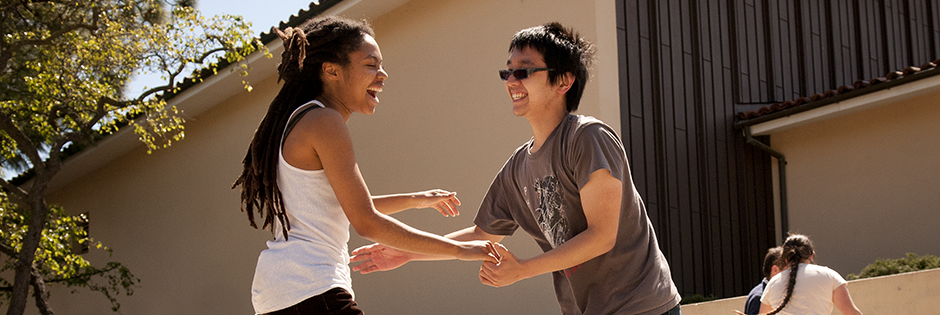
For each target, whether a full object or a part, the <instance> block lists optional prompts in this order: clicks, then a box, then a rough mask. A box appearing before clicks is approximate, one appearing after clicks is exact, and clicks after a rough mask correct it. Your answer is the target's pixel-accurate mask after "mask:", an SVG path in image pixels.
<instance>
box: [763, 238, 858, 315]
mask: <svg viewBox="0 0 940 315" xmlns="http://www.w3.org/2000/svg"><path fill="white" fill-rule="evenodd" d="M782 247H783V252H782V253H781V256H780V259H779V260H778V262H782V263H783V264H780V263H778V264H780V265H784V266H786V270H784V271H781V272H780V273H779V274H777V275H776V276H774V277H773V278H771V279H770V282H768V283H767V287H766V288H764V294H763V296H762V297H761V300H760V301H761V308H760V313H761V314H768V315H773V314H792V315H797V314H799V315H812V314H820V315H822V314H825V315H829V314H831V313H832V307H833V305H835V307H836V308H838V309H839V311H840V312H842V314H843V315H861V314H862V312H861V311H859V309H858V307H856V306H855V302H853V301H852V296H851V295H850V294H849V288H848V287H847V286H846V281H845V279H843V278H842V276H841V275H839V273H838V272H835V271H834V270H832V269H829V268H828V267H824V266H819V265H816V264H813V261H814V260H813V259H814V258H815V256H816V251H815V250H814V248H813V242H812V241H810V239H809V237H806V236H805V235H801V234H790V236H789V237H787V240H786V241H785V242H783V246H782Z"/></svg>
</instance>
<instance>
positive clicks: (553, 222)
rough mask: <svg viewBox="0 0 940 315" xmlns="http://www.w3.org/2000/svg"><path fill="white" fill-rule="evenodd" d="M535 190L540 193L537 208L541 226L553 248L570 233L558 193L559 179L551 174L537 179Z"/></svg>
mask: <svg viewBox="0 0 940 315" xmlns="http://www.w3.org/2000/svg"><path fill="white" fill-rule="evenodd" d="M535 192H536V193H537V194H538V195H539V206H538V208H537V209H536V210H535V212H536V220H537V221H538V223H539V228H540V229H541V230H542V234H544V235H545V239H547V240H548V242H549V243H550V244H552V248H556V247H558V246H561V244H562V243H564V242H565V236H566V235H568V218H567V217H565V209H564V206H563V204H562V202H561V194H559V193H558V179H557V178H555V176H554V175H551V176H546V177H545V178H544V179H542V180H537V181H535Z"/></svg>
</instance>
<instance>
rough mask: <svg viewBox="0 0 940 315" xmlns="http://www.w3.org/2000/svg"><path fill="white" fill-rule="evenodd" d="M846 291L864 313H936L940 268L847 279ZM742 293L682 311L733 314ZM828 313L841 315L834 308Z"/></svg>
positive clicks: (740, 306) (692, 314)
mask: <svg viewBox="0 0 940 315" xmlns="http://www.w3.org/2000/svg"><path fill="white" fill-rule="evenodd" d="M847 285H848V288H849V294H850V295H852V301H854V302H855V306H858V309H859V310H860V311H862V313H864V314H936V313H937V308H938V307H940V300H938V299H937V296H940V269H934V270H926V271H918V272H912V273H905V274H899V275H891V276H884V277H877V278H869V279H862V280H856V281H849V283H848V284H847ZM745 300H747V297H746V296H740V297H734V298H729V299H722V300H718V301H711V302H705V303H697V304H692V305H683V306H682V314H683V315H712V314H734V313H733V311H732V310H743V309H744V302H745ZM832 314H836V315H841V314H842V312H840V311H839V310H838V309H834V310H833V311H832Z"/></svg>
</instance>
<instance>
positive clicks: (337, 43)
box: [233, 17, 499, 314]
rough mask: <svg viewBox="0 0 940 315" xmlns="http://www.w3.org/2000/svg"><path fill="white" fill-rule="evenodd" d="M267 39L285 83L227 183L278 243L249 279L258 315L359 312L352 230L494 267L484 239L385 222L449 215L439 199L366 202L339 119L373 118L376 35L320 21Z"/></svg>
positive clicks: (447, 201) (439, 193) (436, 194)
mask: <svg viewBox="0 0 940 315" xmlns="http://www.w3.org/2000/svg"><path fill="white" fill-rule="evenodd" d="M274 32H276V33H277V34H278V36H279V37H280V38H281V39H282V40H283V41H284V52H283V53H282V54H281V63H280V64H279V65H278V74H279V76H278V82H280V81H284V85H283V86H282V87H281V90H280V92H279V93H278V95H277V96H276V97H275V98H274V100H273V101H272V102H271V105H270V107H269V108H268V111H267V114H265V116H264V118H263V119H262V121H261V124H260V125H259V126H258V129H257V130H256V131H255V135H254V138H253V139H252V141H251V144H250V146H249V148H248V153H247V154H246V156H245V159H244V161H243V163H244V170H243V172H242V174H241V176H240V177H239V178H238V180H237V181H236V182H235V184H234V185H233V188H235V187H238V186H241V192H242V194H241V199H242V203H243V210H244V211H245V212H247V213H248V221H249V223H250V224H251V226H252V227H255V228H257V225H256V224H255V219H254V214H255V212H257V213H258V214H259V216H261V218H262V219H263V225H262V228H270V229H271V231H272V233H274V240H272V241H268V242H267V245H268V249H266V250H264V251H262V252H261V254H260V256H259V258H258V264H257V266H256V268H255V276H254V281H253V282H252V289H251V299H252V304H253V305H254V309H255V312H256V313H257V314H285V313H289V314H362V311H361V310H360V309H359V307H358V306H357V305H356V302H355V301H354V300H353V291H352V284H351V279H350V270H349V266H348V265H349V253H348V252H349V251H348V247H347V244H346V243H347V242H348V240H349V225H352V226H353V228H354V229H355V230H356V233H358V234H359V235H360V236H362V237H364V238H366V239H369V240H372V241H375V242H381V243H383V244H388V245H389V246H394V247H396V248H401V249H403V250H407V251H411V252H422V253H427V254H434V255H445V256H450V257H455V258H458V259H462V260H484V261H490V262H493V263H497V262H498V261H499V258H498V257H499V254H498V253H497V251H496V248H495V245H494V243H492V242H489V241H472V242H458V241H453V240H449V239H446V238H443V237H440V236H438V235H434V234H430V233H426V232H423V231H419V230H416V229H414V228H411V227H409V226H407V225H405V224H403V223H401V222H399V221H397V220H395V219H393V218H391V217H389V216H387V214H391V213H395V212H398V211H402V210H405V209H410V208H433V209H437V210H438V211H439V212H441V213H442V214H443V215H445V216H451V215H457V214H458V212H457V210H456V208H455V207H456V206H457V205H458V204H459V203H460V202H459V200H458V199H457V198H456V194H455V193H453V192H448V191H444V190H439V189H438V190H429V191H424V192H417V193H408V194H397V195H387V196H371V194H370V193H369V189H368V187H366V184H365V181H364V180H363V179H362V176H361V174H360V172H359V167H358V165H357V164H356V159H355V156H354V152H353V146H352V140H351V139H350V133H349V129H348V128H347V126H346V122H347V121H348V120H349V117H350V116H351V115H352V113H361V114H365V115H370V114H372V113H373V112H374V111H375V107H376V105H378V103H379V99H378V98H377V97H376V94H377V93H379V92H381V91H382V86H383V82H384V81H385V79H386V78H388V74H387V73H386V72H385V70H384V69H383V68H382V53H381V51H380V50H379V46H378V44H377V43H376V42H375V39H374V38H373V32H372V29H371V28H370V27H369V26H368V25H367V24H366V23H365V22H362V21H353V20H348V19H344V18H339V17H324V18H317V19H314V20H310V21H307V22H306V23H304V24H303V25H301V26H299V27H297V28H287V29H286V30H284V31H283V32H282V31H280V30H278V29H274Z"/></svg>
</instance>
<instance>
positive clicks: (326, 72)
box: [320, 62, 342, 80]
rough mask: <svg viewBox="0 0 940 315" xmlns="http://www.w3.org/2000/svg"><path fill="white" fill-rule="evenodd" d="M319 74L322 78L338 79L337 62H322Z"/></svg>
mask: <svg viewBox="0 0 940 315" xmlns="http://www.w3.org/2000/svg"><path fill="white" fill-rule="evenodd" d="M321 70H322V71H321V72H320V73H321V75H323V80H333V79H338V78H339V74H340V71H342V69H341V67H340V66H339V65H338V64H335V63H332V62H324V63H323V66H322V68H321Z"/></svg>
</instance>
